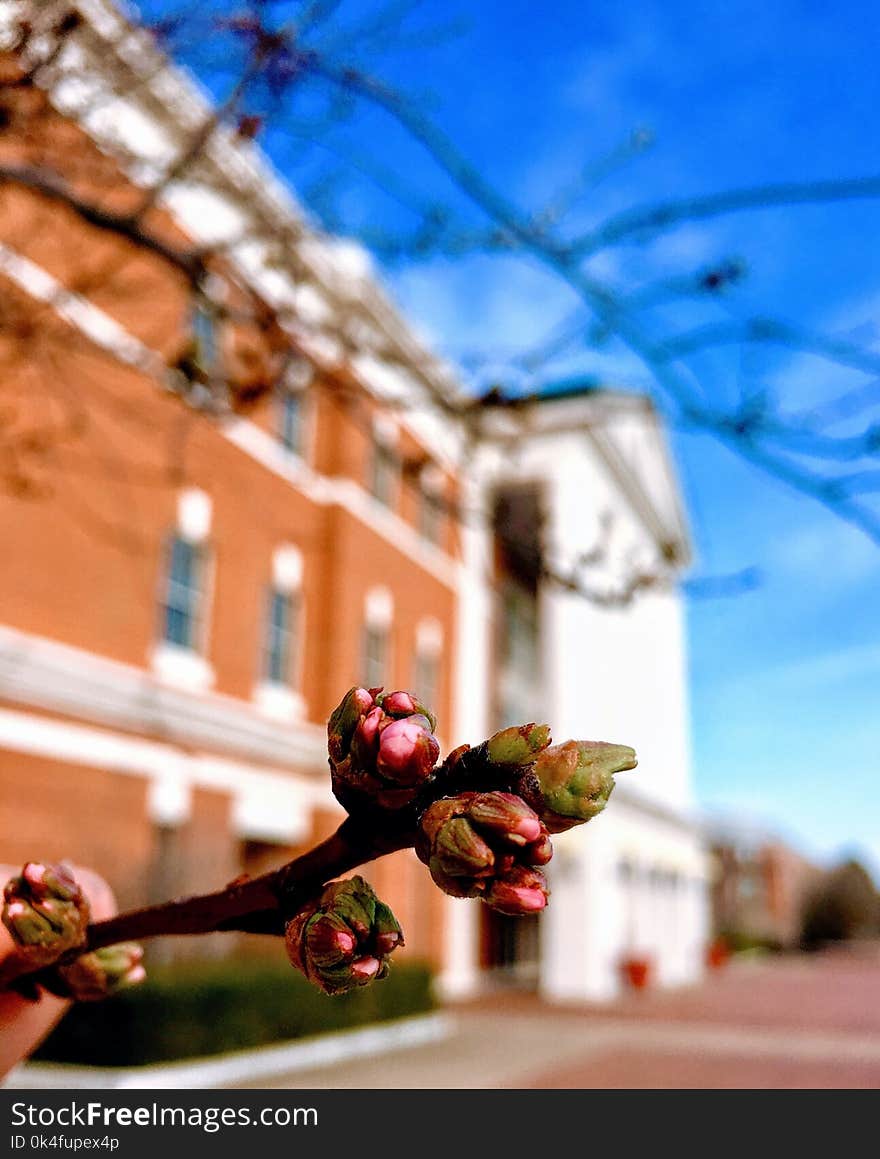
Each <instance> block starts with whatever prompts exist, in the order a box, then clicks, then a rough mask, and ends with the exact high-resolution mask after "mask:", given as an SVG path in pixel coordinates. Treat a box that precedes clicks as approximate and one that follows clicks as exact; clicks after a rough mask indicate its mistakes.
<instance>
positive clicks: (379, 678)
mask: <svg viewBox="0 0 880 1159" xmlns="http://www.w3.org/2000/svg"><path fill="white" fill-rule="evenodd" d="M387 666H388V628H387V627H385V626H384V625H379V624H369V623H368V624H367V625H366V627H365V628H364V654H363V657H362V660H361V667H362V669H363V676H364V685H365V686H366V687H367V688H383V687H384V686H385V683H386V679H387Z"/></svg>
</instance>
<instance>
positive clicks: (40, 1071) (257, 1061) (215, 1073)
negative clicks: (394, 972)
mask: <svg viewBox="0 0 880 1159" xmlns="http://www.w3.org/2000/svg"><path fill="white" fill-rule="evenodd" d="M457 1026H458V1021H457V1019H455V1018H453V1017H452V1016H451V1015H449V1014H446V1013H442V1012H441V1013H432V1014H417V1015H413V1016H412V1017H411V1018H401V1019H397V1020H395V1021H394V1022H385V1023H377V1024H376V1025H373V1026H365V1027H358V1028H356V1029H354V1030H337V1031H335V1032H332V1033H328V1034H320V1035H314V1036H312V1037H309V1038H303V1039H301V1040H299V1041H294V1042H284V1043H279V1044H278V1045H273V1046H262V1047H257V1048H256V1049H254V1050H239V1051H235V1052H233V1053H231V1054H225V1055H223V1056H222V1057H220V1058H217V1057H212V1058H195V1059H189V1060H187V1061H184V1062H172V1063H159V1064H157V1065H154V1066H131V1067H99V1066H70V1065H67V1064H64V1063H24V1064H22V1065H20V1066H18V1067H16V1068H15V1069H14V1070H12V1071H10V1073H9V1075H8V1077H7V1079H6V1081H5V1083H4V1084H3V1085H4V1087H5V1088H7V1089H9V1090H53V1089H55V1090H83V1089H88V1090H123V1091H124V1090H175V1091H177V1090H210V1089H217V1088H225V1087H236V1086H239V1085H240V1084H241V1083H252V1082H254V1080H256V1079H270V1078H279V1077H282V1076H283V1075H286V1074H292V1073H294V1072H296V1071H305V1070H312V1069H313V1068H316V1067H325V1066H337V1065H338V1064H339V1063H343V1062H349V1061H351V1060H353V1059H358V1058H375V1057H381V1055H382V1054H384V1053H387V1052H388V1051H390V1050H404V1049H407V1048H412V1047H414V1046H428V1045H430V1044H432V1043H437V1042H443V1041H444V1040H445V1039H447V1038H449V1037H450V1035H451V1034H452V1033H453V1031H454V1030H455V1029H456V1028H457Z"/></svg>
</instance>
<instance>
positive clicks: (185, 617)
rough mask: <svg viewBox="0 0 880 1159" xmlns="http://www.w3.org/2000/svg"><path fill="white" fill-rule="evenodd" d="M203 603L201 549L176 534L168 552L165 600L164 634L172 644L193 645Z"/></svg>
mask: <svg viewBox="0 0 880 1159" xmlns="http://www.w3.org/2000/svg"><path fill="white" fill-rule="evenodd" d="M200 606H201V551H200V548H199V547H198V546H197V545H195V544H192V543H188V542H187V541H186V540H185V539H181V538H180V537H179V536H178V537H176V538H175V539H174V540H173V541H172V543H171V546H170V550H169V555H168V573H167V579H166V584H165V599H164V604H163V611H164V616H163V636H164V639H166V640H167V641H168V642H169V643H170V644H177V645H178V646H179V647H181V648H194V647H195V646H196V643H197V639H198V625H199V612H200Z"/></svg>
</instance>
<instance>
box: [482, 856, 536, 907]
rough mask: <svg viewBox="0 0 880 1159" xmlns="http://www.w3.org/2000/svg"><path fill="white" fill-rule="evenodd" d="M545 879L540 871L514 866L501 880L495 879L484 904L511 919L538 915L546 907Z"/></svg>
mask: <svg viewBox="0 0 880 1159" xmlns="http://www.w3.org/2000/svg"><path fill="white" fill-rule="evenodd" d="M548 895H549V890H548V889H547V879H546V878H545V877H544V874H543V873H541V871H540V869H529V868H527V867H525V866H521V865H517V866H514V867H513V868H512V869H511V870H510V871H509V873H508V874H507V875H506V876H505V877H503V878H496V880H495V881H494V882H493V883H492V888H491V889H490V890H489V892H488V893H487V895H486V899H485V900H486V904H487V905H488V906H490V907H491V908H492V909H494V910H498V912H499V913H503V914H508V915H510V916H511V917H521V916H525V915H527V914H535V913H540V911H541V910H542V909H544V907H545V906H546V905H547V898H548Z"/></svg>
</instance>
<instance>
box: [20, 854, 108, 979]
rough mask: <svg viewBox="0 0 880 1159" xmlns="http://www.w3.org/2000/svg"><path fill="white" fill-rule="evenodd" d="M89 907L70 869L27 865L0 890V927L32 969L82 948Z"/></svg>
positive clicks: (60, 866)
mask: <svg viewBox="0 0 880 1159" xmlns="http://www.w3.org/2000/svg"><path fill="white" fill-rule="evenodd" d="M89 916H90V911H89V903H88V901H87V900H86V896H85V894H84V893H83V892H82V890H81V889H80V887H79V885H78V883H77V881H76V879H75V878H74V876H73V873H72V871H71V869H70V866H69V865H66V864H65V863H63V862H62V863H60V864H58V865H44V864H43V863H42V862H38V861H29V862H28V863H27V864H26V865H25V866H24V868H23V869H22V872H21V875H20V876H18V877H13V878H11V879H10V880H9V881H8V882H7V883H6V886H5V888H4V890H3V924H4V925H5V926H6V928H7V929H8V930H9V932H10V934H11V935H12V938H13V940H14V941H15V943H16V944H17V946H18V947H19V949H20V950H22V951H24V952H25V953H26V955H27V957H28V959H29V961H31V962H33V964H34V965H35V966H43V965H49V964H50V963H52V962H54V961H55V960H56V959H57V958H59V957H60V956H61V955H62V954H63V953H65V952H66V951H67V950H70V949H73V948H74V947H76V946H78V945H81V944H82V942H83V941H84V939H85V933H86V926H87V925H88V923H89Z"/></svg>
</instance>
